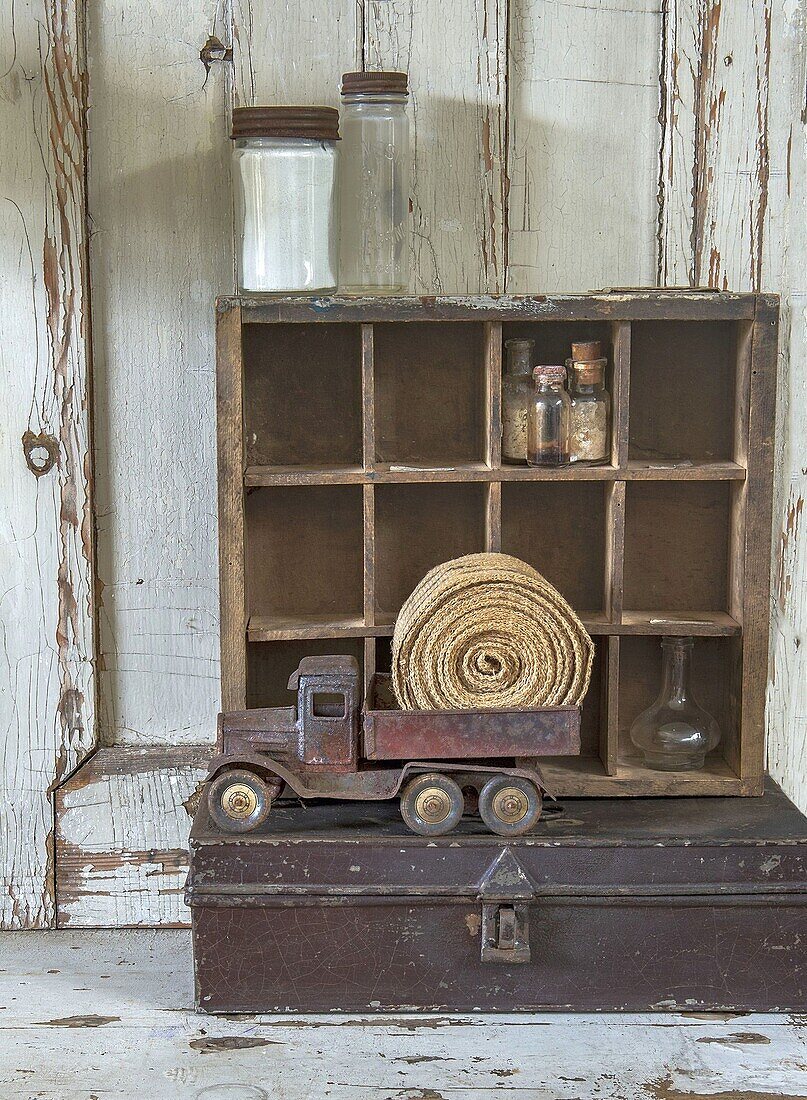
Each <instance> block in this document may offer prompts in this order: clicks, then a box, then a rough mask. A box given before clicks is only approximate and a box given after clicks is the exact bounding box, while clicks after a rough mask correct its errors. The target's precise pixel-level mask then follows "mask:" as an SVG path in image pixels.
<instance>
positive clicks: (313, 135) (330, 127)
mask: <svg viewBox="0 0 807 1100" xmlns="http://www.w3.org/2000/svg"><path fill="white" fill-rule="evenodd" d="M231 136H232V138H233V140H234V141H237V140H238V138H250V137H284V138H308V139H309V140H311V141H338V140H339V112H338V111H337V110H336V108H335V107H234V108H233V128H232V135H231Z"/></svg>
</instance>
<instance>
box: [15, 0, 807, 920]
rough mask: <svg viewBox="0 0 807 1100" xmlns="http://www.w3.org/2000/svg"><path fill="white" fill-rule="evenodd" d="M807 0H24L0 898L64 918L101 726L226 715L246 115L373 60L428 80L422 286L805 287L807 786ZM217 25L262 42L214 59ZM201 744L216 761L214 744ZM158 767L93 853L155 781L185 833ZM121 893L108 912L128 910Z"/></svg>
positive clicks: (798, 738) (778, 588)
mask: <svg viewBox="0 0 807 1100" xmlns="http://www.w3.org/2000/svg"><path fill="white" fill-rule="evenodd" d="M806 9H807V0H737V2H736V3H735V2H733V3H731V4H727V3H722V4H721V3H720V2H719V0H607V2H606V0H591V2H589V3H586V4H582V3H577V2H573V0H568V2H560V3H551V4H547V3H545V2H544V0H510V2H509V4H505V3H493V2H491V0H448V2H446V0H421V2H419V3H417V4H415V3H414V0H358V3H357V2H356V0H334V2H333V3H329V4H323V3H321V2H319V0H299V2H293V0H288V2H283V0H271V2H266V3H264V4H252V3H250V2H248V0H235V2H234V3H233V4H232V5H228V4H225V5H221V4H219V3H218V2H217V0H178V2H176V3H172V4H168V3H165V2H163V0H151V2H150V3H146V4H145V5H143V4H141V5H133V4H132V3H131V0H109V2H107V3H104V4H96V5H86V6H85V5H82V4H79V5H78V6H77V10H78V15H76V6H75V5H67V4H65V3H63V4H61V5H60V4H59V3H57V2H56V0H24V2H22V3H20V2H17V3H15V4H14V5H12V4H11V3H6V4H5V5H3V7H2V9H0V32H2V33H0V55H1V56H0V62H1V63H0V74H3V75H0V125H2V126H3V130H4V133H7V134H8V133H11V134H14V135H16V140H15V142H14V143H13V148H12V147H11V146H10V145H7V147H6V155H4V157H3V159H2V163H0V174H1V175H2V181H3V188H2V190H0V219H1V220H2V232H3V240H4V241H6V242H10V246H9V247H6V248H4V252H3V258H2V260H0V263H2V264H3V281H2V283H0V286H2V296H3V309H2V311H0V356H2V362H3V367H4V371H5V374H6V376H7V377H8V379H9V380H10V384H9V387H8V398H7V400H6V402H5V409H6V415H5V417H4V422H3V431H2V434H0V447H2V448H3V452H2V453H3V469H4V472H5V471H8V474H7V476H6V477H4V482H3V487H2V494H1V496H2V504H1V505H0V509H2V510H1V511H0V521H1V522H2V524H3V528H2V538H3V543H2V545H3V547H4V551H5V554H6V557H5V558H4V562H3V564H4V565H5V566H6V568H5V570H4V577H5V583H4V585H3V589H2V592H3V595H2V597H0V601H1V602H0V611H2V628H3V631H4V633H3V640H4V650H3V661H4V667H5V671H6V677H7V681H8V683H7V685H5V686H6V692H5V694H4V695H3V696H2V698H0V719H2V726H0V729H2V733H1V734H0V737H1V738H2V745H0V748H1V750H2V751H1V752H0V795H2V797H0V868H2V875H3V882H4V889H3V891H2V893H1V894H0V902H1V903H2V906H3V910H2V918H0V919H2V921H4V922H5V923H8V924H12V925H13V924H21V925H31V924H44V923H48V922H49V921H51V920H52V919H53V913H54V906H53V890H52V881H51V880H52V877H53V874H52V872H53V867H52V859H51V857H50V851H51V849H52V841H53V836H52V831H53V816H52V810H51V805H50V801H49V797H48V791H49V788H50V787H51V786H52V785H53V784H54V782H56V781H57V780H58V779H59V778H60V777H61V776H63V775H64V774H66V773H68V772H69V771H71V770H72V769H73V768H74V767H75V765H76V764H77V763H78V761H79V760H80V759H81V758H82V755H83V754H84V753H85V752H86V751H87V750H88V749H89V748H91V747H92V746H93V745H94V744H101V745H105V746H113V745H114V746H119V747H120V749H119V750H115V751H123V749H124V747H129V748H131V749H133V748H134V747H138V746H148V745H162V746H192V745H194V744H199V743H209V742H210V741H211V740H212V736H213V726H214V715H215V712H216V710H217V707H218V672H219V670H218V578H217V571H216V504H215V500H216V492H215V454H214V452H215V422H214V382H213V378H214V375H213V367H214V363H213V299H214V297H215V295H216V294H217V293H221V292H225V293H226V292H228V291H229V290H230V289H231V287H232V254H231V233H232V220H231V209H230V202H231V200H230V187H229V154H230V148H229V140H228V137H227V134H228V117H229V110H230V107H231V106H232V104H233V103H235V102H238V103H254V102H266V101H273V100H274V101H277V100H283V101H287V102H288V101H294V100H301V101H308V102H312V101H313V102H316V101H320V102H329V103H336V102H337V101H338V77H339V75H340V73H341V72H343V71H345V70H347V69H350V68H353V67H355V66H356V65H361V64H362V63H364V64H365V65H367V66H368V67H378V66H380V65H400V66H402V67H406V68H407V69H408V70H409V72H410V75H411V81H412V87H413V119H414V138H415V141H414V157H415V172H414V176H413V187H412V205H413V265H412V266H413V276H412V288H413V290H415V291H417V292H425V293H434V292H444V293H463V292H471V293H480V292H485V291H491V292H497V291H502V290H505V289H506V290H509V291H511V292H514V293H519V292H543V291H554V290H566V291H587V290H592V289H596V288H598V287H600V286H603V285H614V284H632V283H653V282H655V281H656V280H658V281H659V283H661V284H666V285H672V284H680V283H688V282H690V281H694V282H710V283H712V284H713V285H718V286H721V287H722V286H727V287H729V288H730V289H733V290H750V289H765V290H771V291H780V292H781V293H782V295H783V305H782V315H783V324H782V329H781V331H782V344H781V348H780V369H781V382H780V403H779V417H780V430H779V435H778V452H777V455H778V461H777V476H778V479H779V480H778V487H777V492H778V502H777V508H776V524H775V527H776V530H775V532H774V538H773V543H774V547H773V553H774V574H775V577H774V584H775V588H774V599H773V607H772V613H773V616H774V633H773V640H772V666H771V667H772V684H771V688H770V691H769V706H768V724H769V763H770V767H771V771H772V773H773V774H774V776H775V778H777V779H778V780H779V781H780V782H781V783H782V784H783V786H784V788H785V790H786V791H787V792H788V793H789V794H790V795H791V796H792V797H794V798H795V799H796V800H797V801H798V802H799V804H800V805H801V806H802V807H803V808H805V809H807V779H806V778H805V773H806V772H807V761H806V760H805V754H806V753H807V686H806V685H807V676H805V657H804V655H803V654H804V651H805V646H807V642H805V640H804V639H805V636H807V597H806V596H805V585H806V584H807V576H806V574H807V566H806V565H805V562H806V561H807V549H805V547H806V546H807V540H806V539H805V535H804V529H805V521H804V519H803V515H802V512H803V507H804V505H803V501H804V499H805V496H806V495H807V492H806V491H805V490H806V489H807V485H806V484H805V483H806V482H807V414H806V413H805V409H806V408H807V402H805V396H807V395H805V388H806V387H807V382H806V381H805V377H806V376H805V366H804V364H805V362H807V317H806V316H805V313H806V311H807V287H806V286H805V276H804V270H805V263H804V256H805V244H806V243H807V242H806V241H805V232H806V229H807V214H806V213H805V187H806V185H805V176H806V175H807V171H806V161H807V142H806V140H805V118H807V104H806V103H805V86H806V85H807V76H806V74H805V65H806V64H807V61H806V60H805V21H806V20H807V15H806ZM85 13H86V20H87V25H86V26H85V23H84V16H85ZM12 26H13V33H12ZM210 40H215V41H214V45H215V43H220V44H221V45H223V47H226V48H231V49H232V51H233V54H232V60H227V59H226V58H225V59H223V60H209V59H208V56H207V55H206V57H205V59H204V60H203V59H202V58H201V57H200V51H202V50H203V47H204V46H205V44H206V43H208V42H209V41H210ZM221 52H222V53H223V51H221ZM209 56H220V54H217V53H216V51H215V50H214V51H213V52H212V54H211V55H209ZM85 58H86V61H85ZM65 76H66V77H67V79H64V77H65ZM60 77H61V79H59V78H60ZM48 82H50V85H49V83H48ZM49 86H50V87H51V89H57V91H58V94H57V95H56V96H55V97H53V96H50V97H49V96H48V94H47V91H48V87H49ZM85 108H86V111H85ZM85 121H86V126H85ZM85 161H86V164H87V174H86V192H85V175H84V164H85ZM15 204H16V205H15ZM85 214H86V219H85V216H84V215H85ZM47 242H51V243H50V244H48V243H47ZM88 247H89V260H88V256H87V253H88ZM54 274H55V281H54ZM49 279H50V281H49ZM88 288H89V289H91V297H92V318H93V324H92V334H91V333H90V329H89V324H88V317H89V310H88V307H87V304H86V303H87V302H89V290H88ZM91 335H92V353H93V379H94V389H95V395H94V418H95V436H96V438H95V478H96V484H95V487H94V493H95V512H96V518H97V555H96V556H97V576H98V580H99V585H98V594H99V595H98V618H97V621H98V630H99V643H98V652H97V660H96V664H95V666H94V665H93V663H92V656H93V645H92V633H93V606H92V585H91V577H92V557H93V544H92V530H91V527H90V525H89V524H88V521H87V517H88V515H89V512H88V501H89V500H90V494H91V492H92V491H93V487H92V485H91V479H90V471H89V466H88V462H87V454H88V450H89V423H90V418H89V394H90V391H89V382H88V379H89V369H88V367H89V361H90V337H91ZM37 348H38V352H37V350H36V349H37ZM28 430H29V431H31V432H33V433H34V434H39V433H40V432H44V433H46V434H52V435H53V436H54V438H55V439H56V440H57V441H58V451H59V456H60V461H59V464H58V466H57V467H56V469H55V470H54V471H52V472H51V473H50V474H47V475H44V476H42V477H39V478H37V477H35V476H34V474H33V473H32V472H31V471H30V470H29V469H28V468H27V466H26V465H25V459H24V455H23V451H22V445H21V440H22V434H23V432H24V431H28ZM95 672H97V684H96V682H95V681H96V677H95ZM96 686H97V689H98V698H99V716H98V723H97V725H98V730H97V731H96V730H95V729H94V715H93V697H94V693H95V688H96ZM182 751H183V752H185V751H189V752H192V751H193V750H191V749H183V750H182ZM177 752H178V754H179V755H178V756H177V760H178V761H180V762H178V763H177V765H176V767H177V768H178V772H177V773H176V774H180V773H181V775H182V776H183V778H182V780H181V782H182V784H184V787H187V788H188V789H190V788H191V787H192V786H193V784H194V782H195V780H194V778H193V777H194V775H195V774H196V772H195V770H194V767H195V766H194V765H193V764H192V763H189V762H187V761H185V762H182V761H184V757H182V755H181V753H180V750H177ZM183 769H184V770H183ZM144 774H145V772H144V771H143V770H142V769H141V770H140V771H137V769H135V772H134V773H133V775H132V776H131V777H130V778H126V777H125V776H124V777H120V776H119V777H118V778H116V779H115V781H114V782H111V781H110V782H107V781H106V780H105V779H104V778H103V777H102V776H101V777H99V778H98V782H99V783H101V785H102V786H103V785H104V784H105V783H106V786H105V787H104V790H105V792H106V793H105V795H104V798H103V799H101V800H100V801H99V804H98V809H97V813H96V816H95V818H94V820H93V819H91V817H87V816H86V815H87V814H89V813H90V808H89V807H85V808H84V810H83V811H82V812H83V813H84V814H85V817H84V818H83V821H84V825H85V826H86V832H85V834H84V835H85V842H86V845H87V848H88V850H93V851H94V852H95V853H96V854H97V853H99V852H101V850H102V848H103V845H104V844H105V843H107V841H109V840H110V837H113V835H114V842H115V844H116V845H120V846H122V847H121V848H120V850H121V851H123V850H124V849H125V847H126V844H127V843H129V845H130V848H131V850H132V851H135V850H136V851H141V850H144V849H142V844H141V840H139V839H138V837H140V836H141V833H142V832H143V831H144V830H145V832H148V823H147V822H145V823H144V822H142V821H137V822H136V821H135V820H134V817H133V816H127V815H128V813H129V811H128V810H127V806H130V805H132V806H135V805H136V806H141V807H142V810H141V811H140V812H141V813H142V814H145V815H147V816H148V815H153V814H167V815H168V816H169V817H170V816H171V815H172V814H173V815H174V819H173V823H169V824H167V825H165V830H166V831H164V832H161V833H160V834H159V836H160V838H161V839H160V842H161V843H165V844H167V845H168V846H169V847H171V846H173V845H174V844H175V843H176V841H177V838H178V837H181V835H182V833H183V831H186V829H187V820H186V818H187V814H186V812H185V811H184V810H183V809H181V803H179V804H178V803H177V802H176V800H171V799H167V800H166V799H164V798H163V797H162V795H161V789H162V787H163V786H164V785H165V784H166V783H169V782H176V775H175V776H174V779H173V780H171V778H170V776H171V772H170V769H169V768H168V767H167V765H166V764H159V765H155V767H154V769H153V770H152V771H151V772H149V778H148V779H144V778H143V775H144ZM143 784H145V787H144V786H143ZM184 787H183V789H184ZM138 792H139V793H138ZM178 807H179V808H178ZM70 809H71V812H73V811H74V810H77V809H78V803H77V804H76V806H72V805H71V807H70ZM183 815H184V816H183ZM73 820H76V819H75V818H73ZM124 824H125V827H126V828H127V829H129V828H131V830H132V831H133V836H132V837H131V839H130V840H128V841H127V839H125V838H124V839H122V838H121V834H120V828H122V827H123V826H124ZM144 835H145V834H144ZM116 850H117V849H116ZM125 873H126V874H128V873H129V872H128V870H127V871H126V872H125ZM138 873H139V872H138ZM115 874H116V876H117V879H121V876H122V875H124V872H123V871H122V870H120V868H119V869H118V870H117V871H116V872H115ZM146 877H147V876H146ZM158 877H159V876H157V878H158ZM147 881H148V883H153V882H154V881H155V878H154V876H152V877H151V878H148V877H147ZM127 883H128V879H127ZM127 889H128V886H127ZM98 892H99V894H100V892H101V891H100V889H99V890H98ZM91 895H92V890H90V891H89V892H88V896H87V898H86V899H85V902H84V906H85V907H84V909H83V912H84V913H85V914H90V915H91V916H92V915H94V916H96V917H97V916H98V915H99V912H100V910H99V911H96V909H95V908H94V906H95V905H96V903H95V901H94V900H92V897H91ZM118 896H120V891H118V893H117V894H116V897H118ZM141 896H142V898H143V899H144V900H143V901H142V902H141V903H140V905H141V915H143V914H146V916H145V917H144V919H151V917H150V916H148V914H151V915H152V916H154V919H157V920H163V919H173V914H174V910H173V909H170V908H162V901H161V900H160V898H159V892H157V894H155V895H149V898H150V900H147V895H146V893H142V894H141ZM132 897H137V891H133V893H132ZM155 898H156V900H155ZM121 904H123V906H124V907H123V909H116V908H115V906H117V905H118V902H117V901H110V902H108V903H107V909H106V910H105V912H106V914H107V917H108V919H110V920H123V921H124V922H130V923H131V922H133V923H137V921H138V916H137V913H136V912H135V911H134V910H135V909H136V908H137V906H136V905H134V903H133V904H132V905H129V906H128V907H127V905H126V904H125V903H121ZM150 907H152V908H150ZM79 916H80V915H79V914H77V913H73V914H71V919H79Z"/></svg>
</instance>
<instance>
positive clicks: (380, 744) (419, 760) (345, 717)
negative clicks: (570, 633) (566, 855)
mask: <svg viewBox="0 0 807 1100" xmlns="http://www.w3.org/2000/svg"><path fill="white" fill-rule="evenodd" d="M288 686H289V689H290V690H296V691H297V706H296V707H273V708H260V709H253V710H248V711H238V712H234V713H230V714H223V715H221V716H220V719H219V732H218V743H217V748H218V753H217V755H216V757H215V758H214V760H213V762H212V764H211V768H210V772H209V775H208V779H209V781H210V785H209V788H208V791H209V796H208V801H209V805H210V809H211V813H212V815H213V817H214V819H215V820H216V821H217V822H218V823H219V824H220V825H222V827H223V828H229V829H230V830H231V831H247V830H248V829H251V828H254V827H256V824H258V823H260V820H263V819H264V818H265V816H266V813H268V812H269V809H270V808H271V801H272V800H273V799H274V798H277V797H278V796H279V794H280V791H281V790H282V788H283V787H284V785H285V786H286V787H287V788H288V789H289V790H291V791H292V792H294V794H296V795H298V796H299V797H300V798H338V799H353V800H363V801H364V800H366V801H378V800H385V799H390V798H394V797H396V796H397V795H398V794H399V793H400V792H401V790H402V789H404V790H407V789H408V788H409V787H411V786H412V783H413V782H414V783H415V785H416V786H418V788H423V789H424V790H426V791H427V795H425V796H424V794H423V792H422V791H419V798H420V802H418V803H417V806H418V807H419V810H418V811H417V812H418V813H421V811H422V810H423V808H424V807H425V806H426V804H427V802H428V797H429V795H428V792H431V796H433V797H432V802H433V803H434V805H437V803H440V807H442V809H445V806H446V804H447V801H449V802H453V803H456V801H457V796H456V791H455V787H456V788H457V789H458V790H461V789H466V790H468V789H469V788H470V789H472V790H474V791H479V792H480V794H481V792H482V790H483V789H484V788H485V787H486V785H488V784H489V781H490V780H492V779H496V778H497V779H498V781H499V785H501V782H502V781H503V777H504V779H507V777H509V779H510V780H511V781H512V783H511V786H510V787H508V788H507V790H509V791H510V792H511V800H512V798H514V797H516V795H515V792H516V789H517V788H518V787H519V786H522V787H524V788H525V789H527V788H528V787H529V788H534V790H535V792H537V793H536V797H537V803H538V813H540V796H541V792H542V791H544V790H546V787H545V784H544V782H543V779H542V777H541V774H540V771H539V769H538V766H537V758H538V757H541V756H549V755H551V756H560V755H563V756H567V755H571V754H575V753H579V751H580V710H579V708H578V707H552V708H535V709H527V710H484V711H401V710H398V709H397V707H396V704H395V700H394V696H393V694H392V691H391V687H390V683H389V677H388V676H387V677H385V676H381V675H379V676H376V677H374V678H373V682H372V683H371V685H370V689H369V691H368V693H367V699H366V701H365V704H364V707H363V708H362V706H361V701H360V673H359V666H358V663H357V662H356V660H355V659H354V658H353V657H345V656H328V657H306V658H304V659H303V661H302V662H301V663H300V666H299V668H298V669H297V671H296V672H295V673H294V674H293V675H292V677H291V678H290V680H289V685H288ZM236 773H237V776H238V779H237V781H235V780H234V781H233V783H231V784H230V786H229V787H228V786H227V784H228V778H227V777H228V776H230V777H232V776H233V775H235V774H236ZM249 775H254V776H257V777H258V778H259V780H260V781H261V782H262V783H263V784H264V787H265V796H263V795H262V792H261V790H260V788H259V787H257V785H256V784H255V783H254V782H253V781H251V780H249V779H248V776H249ZM425 775H429V776H431V777H432V779H433V783H432V786H431V787H429V786H428V785H427V787H425V788H424V785H423V783H422V782H420V783H418V781H417V780H418V777H422V776H425ZM438 781H439V782H438ZM239 784H240V786H239ZM513 784H515V786H513ZM251 787H254V788H255V790H257V791H258V795H259V796H260V797H257V798H256V797H255V790H252V791H251V792H250V791H249V790H248V788H251ZM442 788H445V791H447V792H448V794H445V793H444V794H443V795H440V797H439V798H437V795H436V793H435V792H438V789H442ZM228 792H229V796H228ZM233 792H235V794H233ZM528 794H529V796H530V798H529V800H530V801H531V803H534V802H535V798H533V796H532V790H529V791H528ZM235 795H238V798H237V799H235ZM227 797H229V803H228V802H227ZM435 798H437V802H436V803H435V802H434V799H435ZM234 799H235V802H234V801H233V800H234ZM424 799H425V801H424ZM223 800H224V804H225V805H223ZM264 802H266V803H268V805H266V806H263V805H257V804H256V803H261V804H262V803H264ZM414 805H415V803H414V802H413V806H414ZM227 806H229V809H230V811H232V812H229V813H228V812H227ZM239 806H240V807H241V816H240V817H239V810H238V807H239ZM456 808H457V807H456V805H455V806H454V807H453V812H452V814H450V815H449V817H450V818H453V817H455V816H456ZM411 809H412V807H410V810H411ZM402 812H403V813H404V818H405V820H406V821H407V824H409V825H410V827H411V828H415V831H418V832H423V831H424V830H425V825H428V824H429V822H425V823H424V828H420V827H419V825H420V824H421V822H420V818H419V817H417V816H416V818H414V819H413V820H414V822H415V823H414V824H413V822H412V821H411V820H410V819H409V817H408V816H407V812H406V807H405V806H404V803H403V799H402ZM412 812H413V813H414V812H415V811H414V810H412ZM436 812H437V811H436V810H435V813H436ZM432 816H434V814H433V815H432ZM460 816H461V813H460ZM483 816H484V815H483ZM446 820H447V819H446V818H443V819H441V821H440V822H432V823H431V824H432V826H433V828H430V830H429V832H428V834H427V835H432V834H433V835H439V832H440V831H447V829H440V828H438V826H440V825H442V824H445V822H446ZM497 831H498V830H497ZM511 831H512V830H511Z"/></svg>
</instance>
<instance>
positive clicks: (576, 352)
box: [572, 340, 603, 363]
mask: <svg viewBox="0 0 807 1100" xmlns="http://www.w3.org/2000/svg"><path fill="white" fill-rule="evenodd" d="M602 357H603V347H602V341H601V340H577V341H575V342H574V343H573V344H572V360H573V361H574V362H575V363H590V362H592V361H593V360H595V359H602Z"/></svg>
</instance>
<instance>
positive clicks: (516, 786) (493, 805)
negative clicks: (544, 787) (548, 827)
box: [479, 775, 541, 836]
mask: <svg viewBox="0 0 807 1100" xmlns="http://www.w3.org/2000/svg"><path fill="white" fill-rule="evenodd" d="M479 813H480V815H481V817H482V820H483V821H484V823H485V824H486V825H487V827H488V828H489V829H490V831H491V832H492V833H496V834H497V835H498V836H521V835H522V834H524V833H528V832H529V831H530V829H531V828H532V827H533V825H534V824H535V822H536V821H537V820H538V818H539V817H540V816H541V792H540V791H539V790H538V788H537V787H536V786H535V784H534V783H531V782H530V780H529V779H524V778H522V777H521V776H517V775H494V776H493V778H492V779H489V780H488V781H487V783H486V784H485V785H484V787H483V788H482V790H481V791H480V792H479Z"/></svg>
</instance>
